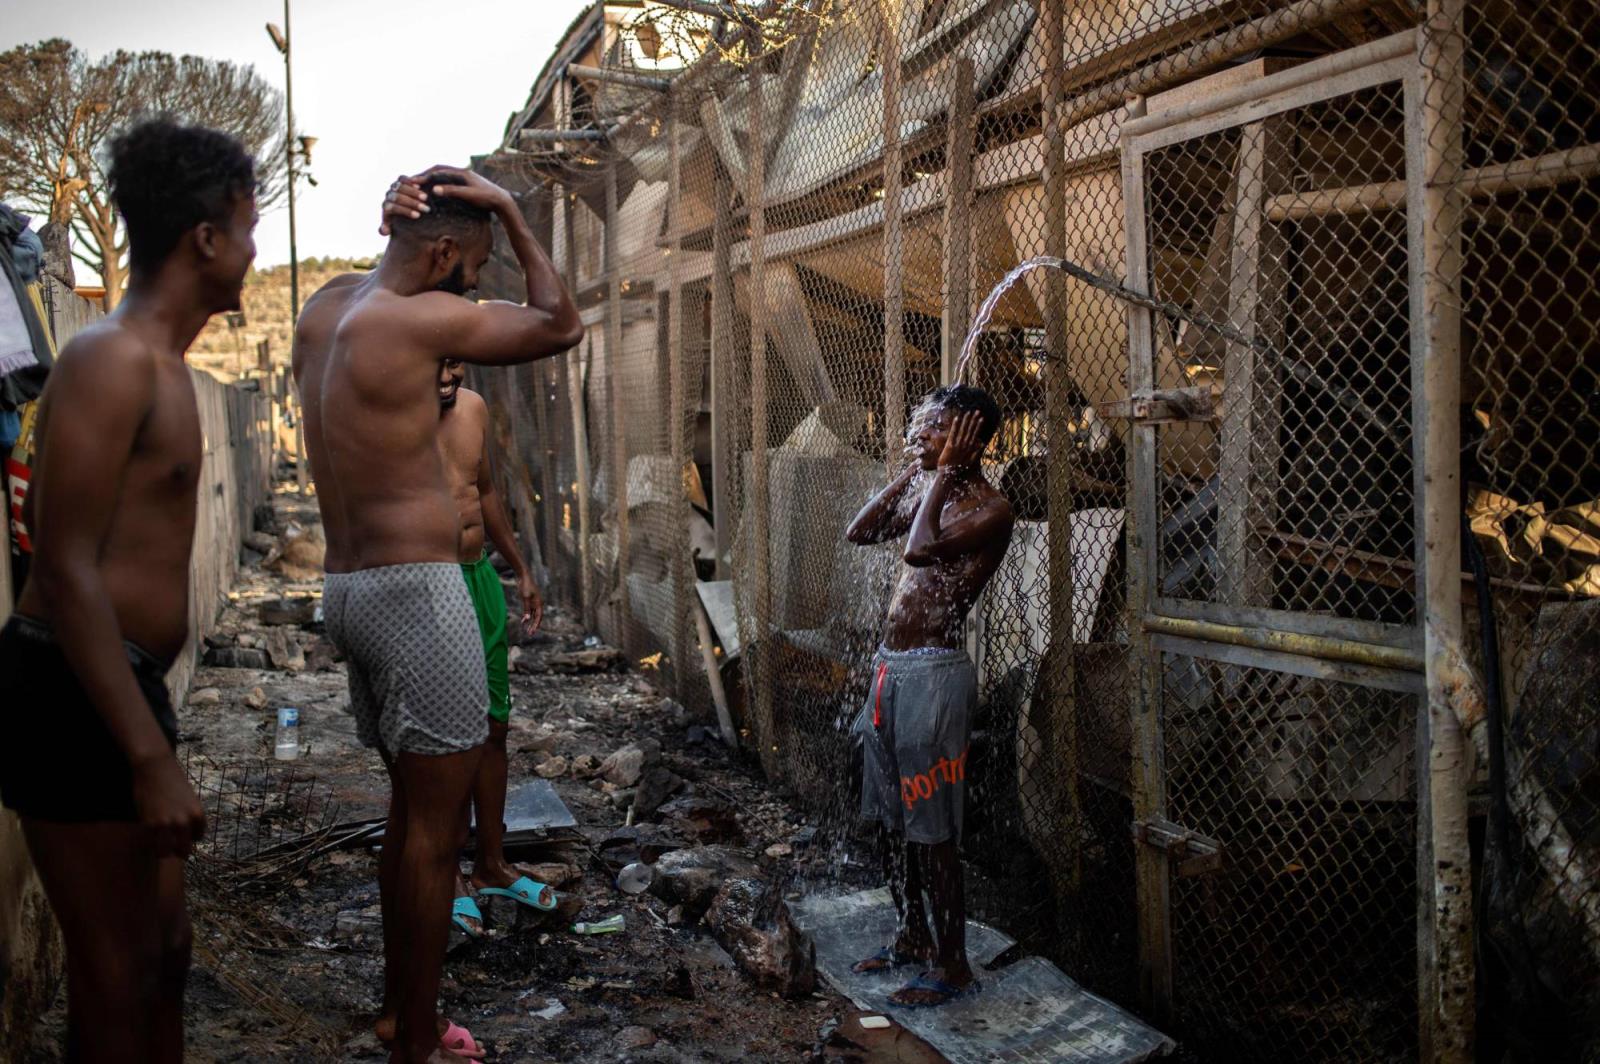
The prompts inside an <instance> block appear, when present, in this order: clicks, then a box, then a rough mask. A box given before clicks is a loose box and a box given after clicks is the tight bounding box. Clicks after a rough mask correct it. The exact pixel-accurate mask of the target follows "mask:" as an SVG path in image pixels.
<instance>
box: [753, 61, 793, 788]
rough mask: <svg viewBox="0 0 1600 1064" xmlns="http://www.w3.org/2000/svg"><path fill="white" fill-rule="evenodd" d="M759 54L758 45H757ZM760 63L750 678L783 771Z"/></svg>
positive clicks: (756, 81)
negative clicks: (772, 551) (776, 693)
mask: <svg viewBox="0 0 1600 1064" xmlns="http://www.w3.org/2000/svg"><path fill="white" fill-rule="evenodd" d="M757 51H758V52H759V49H757ZM763 80H764V76H763V74H762V71H761V63H760V61H759V60H758V61H756V62H752V63H751V64H750V136H749V151H748V153H747V155H748V177H749V184H748V186H747V187H746V191H745V206H746V208H747V209H748V211H749V214H750V451H751V476H750V481H751V483H750V498H749V499H748V501H747V502H746V505H747V506H750V507H752V513H751V518H752V520H751V522H750V531H751V536H750V552H749V553H750V560H751V566H752V568H753V570H754V571H753V572H752V573H751V583H752V585H753V590H754V592H755V615H756V631H755V640H754V646H752V647H751V652H752V653H753V655H754V658H755V660H754V662H753V663H752V664H753V665H754V670H753V673H752V675H751V677H750V690H751V694H752V698H751V704H752V705H753V706H754V708H755V713H754V717H755V721H754V723H755V726H756V727H755V731H756V736H755V738H756V741H757V742H758V743H759V744H760V747H759V749H760V753H761V763H762V765H763V766H765V768H766V770H767V775H768V776H770V777H772V778H774V779H781V778H782V777H783V775H784V773H783V770H782V762H781V760H780V759H779V758H778V757H777V756H775V755H776V754H777V753H778V743H777V734H776V731H777V719H776V714H775V713H774V710H773V702H772V689H773V684H774V682H775V681H776V677H774V676H773V675H772V670H771V667H770V663H771V661H772V647H771V643H772V635H773V630H772V571H771V559H770V555H769V553H768V548H769V540H770V537H771V531H770V530H769V528H768V527H767V526H768V521H769V519H770V516H771V512H772V511H771V508H770V502H769V498H768V494H767V306H766V304H767V299H766V296H767V212H766V199H767V193H766V185H767V142H766V133H765V130H763V129H762V126H763V124H764V118H765V116H764V115H763V114H762V109H763V107H764V106H765V104H764V95H765V89H764V86H763V84H762V82H763Z"/></svg>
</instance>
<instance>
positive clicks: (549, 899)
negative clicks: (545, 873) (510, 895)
mask: <svg viewBox="0 0 1600 1064" xmlns="http://www.w3.org/2000/svg"><path fill="white" fill-rule="evenodd" d="M523 878H526V879H528V880H529V881H531V882H534V883H537V882H538V880H537V879H534V877H533V875H532V869H528V868H523V867H522V866H521V865H513V864H506V863H503V862H502V863H499V864H491V865H486V866H483V867H477V866H474V867H473V869H472V885H473V887H474V888H476V889H477V890H506V889H508V888H509V887H510V886H511V885H512V884H514V883H516V882H517V881H518V880H519V879H523ZM541 885H542V886H544V890H542V891H540V892H539V896H538V898H537V899H533V898H523V899H519V900H524V901H528V902H530V903H532V904H537V905H539V906H541V907H545V908H548V907H550V906H552V905H554V904H555V903H556V896H555V891H554V889H552V888H551V887H549V886H548V885H544V884H541Z"/></svg>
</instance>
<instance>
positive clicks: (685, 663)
mask: <svg viewBox="0 0 1600 1064" xmlns="http://www.w3.org/2000/svg"><path fill="white" fill-rule="evenodd" d="M682 106H683V101H682V100H681V99H679V98H678V96H677V94H676V93H674V94H673V95H672V98H671V104H670V106H669V108H668V116H667V130H666V132H667V258H668V261H667V276H668V280H667V365H668V367H669V371H670V374H671V376H670V381H669V384H668V389H667V392H668V403H669V405H670V408H671V409H670V413H669V414H668V417H667V425H668V427H669V428H670V430H671V432H672V438H671V441H670V446H671V448H672V450H671V454H672V469H673V473H674V475H675V476H676V477H677V484H676V487H675V495H674V498H673V500H672V511H673V514H672V516H673V522H674V523H673V527H672V538H671V544H672V547H671V550H672V562H671V568H670V569H669V571H670V572H671V574H672V648H671V649H672V678H673V685H674V687H675V688H676V692H677V698H678V702H679V703H680V704H682V703H685V702H687V701H688V690H689V684H688V674H689V667H690V666H689V662H690V656H689V632H688V627H687V626H688V623H689V610H690V607H691V603H690V599H691V598H692V597H693V598H696V599H698V593H697V592H696V591H694V589H693V588H692V587H691V584H692V583H693V581H694V563H693V561H692V560H691V559H690V557H689V516H690V509H689V499H688V495H687V493H686V492H685V491H684V490H683V471H684V467H685V466H686V465H687V464H688V455H687V448H686V444H687V439H686V436H687V434H688V432H689V431H692V424H693V422H692V419H691V418H690V417H689V411H688V405H689V404H688V390H689V389H688V381H687V379H686V378H687V374H688V368H687V367H686V366H685V365H684V360H683V206H682V203H683V153H682V151H681V150H680V149H679V145H678V124H679V122H680V120H681V119H682ZM698 400H699V396H698V395H696V403H695V405H696V407H698V406H699V402H698ZM693 608H694V609H695V611H696V612H698V611H699V609H700V606H699V603H698V601H696V602H695V603H694V604H693Z"/></svg>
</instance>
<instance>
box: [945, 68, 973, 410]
mask: <svg viewBox="0 0 1600 1064" xmlns="http://www.w3.org/2000/svg"><path fill="white" fill-rule="evenodd" d="M974 77H975V75H974V72H973V64H972V60H971V59H970V58H968V57H967V56H961V57H960V58H959V59H957V60H956V62H955V66H954V67H953V68H952V70H951V79H950V104H949V115H948V119H947V121H948V127H947V129H946V137H945V151H944V165H945V173H947V174H949V175H950V184H949V196H948V198H947V199H946V200H945V203H944V285H943V289H944V290H943V293H942V296H943V309H942V311H941V313H940V322H941V325H942V328H941V329H940V331H939V381H940V383H942V384H950V383H952V382H953V381H954V380H955V376H956V357H957V356H958V355H959V354H960V352H961V344H962V342H963V341H965V340H966V338H967V329H968V328H969V327H970V326H971V324H972V170H973V159H972V150H973V104H974V102H975V101H974V99H973V95H974V91H975V90H974V88H973V79H974Z"/></svg>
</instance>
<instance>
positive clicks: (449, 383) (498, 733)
mask: <svg viewBox="0 0 1600 1064" xmlns="http://www.w3.org/2000/svg"><path fill="white" fill-rule="evenodd" d="M464 374H465V367H464V366H463V365H462V364H461V363H460V362H457V361H455V360H453V359H446V360H445V361H444V362H443V363H441V364H440V367H439V407H440V414H439V452H440V454H441V455H442V456H443V457H444V467H445V476H446V478H448V480H449V482H450V492H451V496H452V497H453V498H454V499H455V503H456V511H457V514H458V519H459V522H460V525H461V553H460V559H461V562H462V564H464V565H465V564H470V563H473V562H476V561H477V560H478V558H479V557H480V556H481V554H482V552H483V545H484V540H485V538H486V537H487V539H488V540H489V541H490V542H492V543H493V544H494V546H495V549H496V550H498V551H499V552H500V556H501V557H502V558H505V559H506V560H507V561H508V562H509V563H510V565H511V570H512V572H513V573H514V574H515V575H516V579H517V588H518V591H519V593H520V595H521V597H522V618H521V623H522V626H523V628H524V630H525V631H528V632H529V633H532V632H535V631H537V630H538V628H539V624H540V622H541V620H542V619H543V616H544V602H543V600H542V599H541V598H540V596H539V590H538V588H537V587H536V586H535V584H534V582H533V574H532V573H530V572H529V571H528V566H527V563H526V562H525V561H523V559H522V552H521V550H520V549H519V548H518V546H517V540H516V536H515V534H514V533H513V532H512V530H511V518H510V516H509V515H508V514H507V513H506V511H505V503H504V502H503V501H502V500H501V498H500V492H499V489H498V488H497V487H496V486H495V479H494V473H493V470H492V469H491V468H490V465H489V454H490V449H489V436H488V431H489V408H488V406H487V405H486V404H485V403H484V401H483V397H482V396H481V395H479V394H478V393H477V392H475V391H473V390H471V389H470V388H463V387H462V386H461V381H462V377H463V376H464ZM508 731H509V728H508V725H507V724H506V723H503V722H501V721H497V720H494V719H493V718H491V719H490V721H489V741H488V743H487V744H485V746H484V751H483V760H482V762H481V763H480V765H479V766H478V775H477V778H476V779H475V780H474V781H473V787H472V802H473V805H474V806H475V808H476V809H477V814H478V845H477V849H476V851H475V852H474V855H473V864H472V885H473V886H474V887H479V888H482V887H509V886H511V884H513V883H515V882H516V881H517V879H518V878H520V877H521V876H524V875H526V874H527V870H526V869H523V868H519V867H517V866H515V865H513V864H511V863H510V862H509V861H507V860H506V855H505V849H504V839H505V811H506V779H507V776H508V772H509V766H508V762H507V755H506V735H507V733H508ZM465 894H466V884H465V883H464V882H462V881H461V880H460V879H459V878H458V879H457V882H456V896H457V897H461V896H463V895H465ZM541 901H543V902H545V903H546V904H548V903H549V901H550V897H549V895H548V893H547V894H546V896H545V897H543V898H541ZM466 922H467V923H468V924H469V925H475V924H476V922H475V921H473V920H472V919H471V918H470V917H469V918H466Z"/></svg>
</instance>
